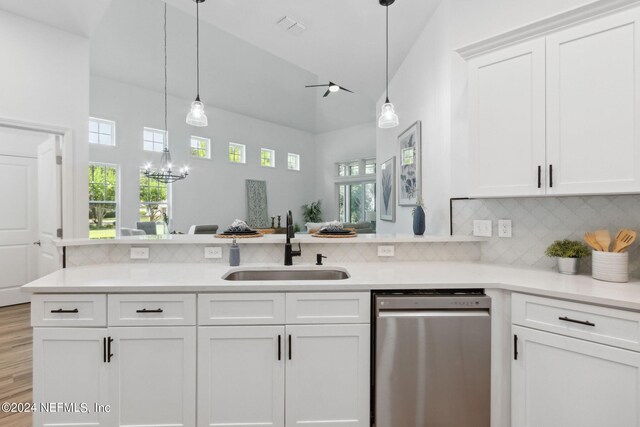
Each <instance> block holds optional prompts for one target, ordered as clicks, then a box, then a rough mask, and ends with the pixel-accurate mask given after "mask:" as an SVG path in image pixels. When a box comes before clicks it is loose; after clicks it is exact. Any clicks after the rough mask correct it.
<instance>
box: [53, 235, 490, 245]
mask: <svg viewBox="0 0 640 427" xmlns="http://www.w3.org/2000/svg"><path fill="white" fill-rule="evenodd" d="M232 240H233V239H223V238H217V237H213V236H211V235H204V234H170V235H163V236H126V237H118V238H116V239H88V238H84V239H61V240H60V239H58V240H54V244H55V245H56V246H58V247H61V246H87V245H144V246H146V245H172V244H173V245H184V244H200V245H229V244H231V242H232ZM486 240H487V239H486V238H484V237H474V236H414V235H413V234H358V235H357V236H356V237H351V238H343V239H327V238H321V237H312V236H311V235H309V234H303V233H297V234H296V237H295V238H294V239H292V241H293V242H301V243H307V244H309V243H321V244H322V243H325V244H326V243H332V244H344V243H464V242H484V241H486ZM237 242H238V243H252V244H253V243H257V244H283V243H284V242H285V235H284V234H265V235H264V236H263V237H254V238H248V239H238V240H237Z"/></svg>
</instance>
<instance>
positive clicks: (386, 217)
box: [379, 156, 396, 222]
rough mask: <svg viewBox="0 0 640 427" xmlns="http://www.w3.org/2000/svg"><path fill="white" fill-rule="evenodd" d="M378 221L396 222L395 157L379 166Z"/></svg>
mask: <svg viewBox="0 0 640 427" xmlns="http://www.w3.org/2000/svg"><path fill="white" fill-rule="evenodd" d="M380 174H381V176H380V178H381V179H380V187H381V188H380V190H381V192H380V196H379V197H380V219H381V220H383V221H391V222H395V220H396V158H395V156H394V157H392V158H390V159H389V160H387V161H386V162H384V163H382V164H381V165H380Z"/></svg>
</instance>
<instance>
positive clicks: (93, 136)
mask: <svg viewBox="0 0 640 427" xmlns="http://www.w3.org/2000/svg"><path fill="white" fill-rule="evenodd" d="M98 141H99V139H98V134H97V133H90V134H89V142H90V143H91V144H98Z"/></svg>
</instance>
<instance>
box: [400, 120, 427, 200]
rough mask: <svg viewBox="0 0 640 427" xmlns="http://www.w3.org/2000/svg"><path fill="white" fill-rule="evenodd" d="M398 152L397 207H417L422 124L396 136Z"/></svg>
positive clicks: (418, 123)
mask: <svg viewBox="0 0 640 427" xmlns="http://www.w3.org/2000/svg"><path fill="white" fill-rule="evenodd" d="M398 150H399V153H398V154H399V162H398V164H399V171H398V205H400V206H417V205H418V196H419V194H420V187H421V175H422V170H421V166H422V165H421V163H422V162H421V159H422V123H421V122H420V121H419V120H418V121H417V122H415V123H414V124H412V125H411V126H409V128H408V129H407V130H405V131H404V132H402V133H401V134H400V136H398Z"/></svg>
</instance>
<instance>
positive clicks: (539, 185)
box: [538, 165, 542, 188]
mask: <svg viewBox="0 0 640 427" xmlns="http://www.w3.org/2000/svg"><path fill="white" fill-rule="evenodd" d="M538 188H542V166H540V165H538Z"/></svg>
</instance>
